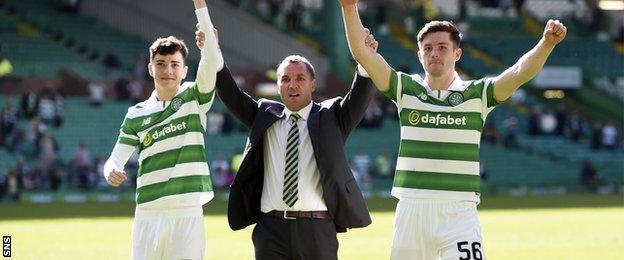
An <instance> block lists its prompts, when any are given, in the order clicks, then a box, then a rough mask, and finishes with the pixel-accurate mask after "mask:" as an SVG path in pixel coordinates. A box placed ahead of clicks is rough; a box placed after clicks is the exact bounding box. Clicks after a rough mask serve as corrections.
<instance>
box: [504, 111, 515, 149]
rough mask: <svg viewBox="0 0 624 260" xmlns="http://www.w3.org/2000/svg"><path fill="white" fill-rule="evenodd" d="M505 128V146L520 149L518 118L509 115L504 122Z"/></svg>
mask: <svg viewBox="0 0 624 260" xmlns="http://www.w3.org/2000/svg"><path fill="white" fill-rule="evenodd" d="M503 125H504V127H505V140H504V141H503V145H504V146H505V147H509V148H518V118H517V117H516V116H514V115H512V114H509V115H507V118H505V121H503Z"/></svg>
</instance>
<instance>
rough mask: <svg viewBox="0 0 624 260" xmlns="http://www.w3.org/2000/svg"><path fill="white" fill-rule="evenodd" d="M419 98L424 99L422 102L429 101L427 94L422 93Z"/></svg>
mask: <svg viewBox="0 0 624 260" xmlns="http://www.w3.org/2000/svg"><path fill="white" fill-rule="evenodd" d="M418 97H419V98H420V99H422V100H427V94H425V93H420V94H418Z"/></svg>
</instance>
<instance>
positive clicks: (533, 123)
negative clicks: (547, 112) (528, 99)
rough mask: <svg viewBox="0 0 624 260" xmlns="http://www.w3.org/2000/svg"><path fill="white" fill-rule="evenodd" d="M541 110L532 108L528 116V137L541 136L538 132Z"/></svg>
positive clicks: (539, 131) (536, 107)
mask: <svg viewBox="0 0 624 260" xmlns="http://www.w3.org/2000/svg"><path fill="white" fill-rule="evenodd" d="M540 117H541V108H540V107H538V106H534V107H533V108H532V109H531V114H530V115H529V135H532V136H536V135H539V134H541V130H540V128H541V127H540Z"/></svg>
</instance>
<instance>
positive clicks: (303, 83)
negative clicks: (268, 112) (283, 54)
mask: <svg viewBox="0 0 624 260" xmlns="http://www.w3.org/2000/svg"><path fill="white" fill-rule="evenodd" d="M286 62H287V63H283V64H282V65H280V66H279V67H278V69H277V86H278V93H279V95H280V97H281V98H282V101H284V104H285V105H286V107H287V108H288V109H289V110H290V111H295V112H296V111H299V110H301V109H302V108H304V107H305V106H307V105H308V104H310V102H312V93H313V92H314V90H315V88H316V81H315V80H314V77H313V75H312V73H311V72H310V69H308V67H307V66H306V64H305V63H304V62H303V61H286Z"/></svg>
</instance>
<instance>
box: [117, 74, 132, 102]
mask: <svg viewBox="0 0 624 260" xmlns="http://www.w3.org/2000/svg"><path fill="white" fill-rule="evenodd" d="M128 84H130V81H129V79H128V78H127V77H120V78H119V79H117V81H115V96H116V97H117V101H126V100H128V98H129V97H130V92H129V91H128Z"/></svg>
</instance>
